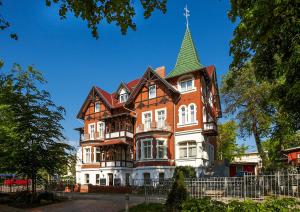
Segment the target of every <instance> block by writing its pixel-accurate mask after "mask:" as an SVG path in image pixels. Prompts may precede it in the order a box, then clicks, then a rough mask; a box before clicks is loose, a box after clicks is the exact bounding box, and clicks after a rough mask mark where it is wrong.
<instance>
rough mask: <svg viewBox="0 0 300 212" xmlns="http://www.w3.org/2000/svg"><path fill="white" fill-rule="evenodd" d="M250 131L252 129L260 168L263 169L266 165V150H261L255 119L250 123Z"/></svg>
mask: <svg viewBox="0 0 300 212" xmlns="http://www.w3.org/2000/svg"><path fill="white" fill-rule="evenodd" d="M252 131H253V135H254V139H255V143H256V148H257V151H258V154H259V155H260V157H261V160H262V169H263V170H264V169H265V168H266V165H267V155H266V152H265V151H264V150H263V147H262V144H261V139H260V135H259V132H258V129H257V122H256V120H255V119H254V121H253V124H252Z"/></svg>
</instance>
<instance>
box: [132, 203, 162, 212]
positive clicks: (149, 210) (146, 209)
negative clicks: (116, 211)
mask: <svg viewBox="0 0 300 212" xmlns="http://www.w3.org/2000/svg"><path fill="white" fill-rule="evenodd" d="M140 211H143V212H163V211H167V210H166V208H165V206H164V205H163V204H159V203H149V204H146V203H142V204H139V205H135V206H133V207H130V208H129V212H140Z"/></svg>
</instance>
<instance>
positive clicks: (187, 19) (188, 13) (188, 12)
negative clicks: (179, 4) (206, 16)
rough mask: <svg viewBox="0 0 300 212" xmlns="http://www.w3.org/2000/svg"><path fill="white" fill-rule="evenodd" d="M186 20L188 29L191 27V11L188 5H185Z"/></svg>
mask: <svg viewBox="0 0 300 212" xmlns="http://www.w3.org/2000/svg"><path fill="white" fill-rule="evenodd" d="M183 15H184V16H185V18H186V27H187V28H188V27H189V16H190V11H189V10H188V8H187V5H185V8H184V14H183Z"/></svg>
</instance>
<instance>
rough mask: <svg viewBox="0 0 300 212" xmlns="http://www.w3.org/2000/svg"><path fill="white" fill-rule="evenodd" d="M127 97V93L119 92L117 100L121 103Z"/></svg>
mask: <svg viewBox="0 0 300 212" xmlns="http://www.w3.org/2000/svg"><path fill="white" fill-rule="evenodd" d="M127 99H128V94H127V93H123V94H120V96H119V101H120V102H121V103H123V102H126V101H127Z"/></svg>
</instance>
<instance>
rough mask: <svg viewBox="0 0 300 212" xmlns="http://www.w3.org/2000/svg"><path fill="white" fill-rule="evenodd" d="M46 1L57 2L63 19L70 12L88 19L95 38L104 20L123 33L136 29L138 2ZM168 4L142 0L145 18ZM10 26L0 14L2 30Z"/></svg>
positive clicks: (116, 0) (162, 0)
mask: <svg viewBox="0 0 300 212" xmlns="http://www.w3.org/2000/svg"><path fill="white" fill-rule="evenodd" d="M45 2H46V6H48V7H50V6H51V5H52V4H57V6H58V7H59V10H58V14H59V16H60V18H61V19H66V18H67V15H68V13H71V14H72V15H74V16H75V17H76V18H80V19H82V20H83V21H86V22H87V26H88V28H89V29H91V32H92V35H93V37H95V38H98V37H99V34H98V25H99V24H101V23H102V22H103V21H106V22H107V23H109V24H111V23H115V24H116V25H117V26H118V27H119V28H120V29H121V33H122V34H126V32H127V30H128V28H131V29H132V30H136V24H135V23H134V22H133V18H134V16H135V15H136V8H137V4H135V2H134V1H131V0H122V1H120V0H95V1H82V0H73V1H69V0H68V1H66V0H45ZM166 4H167V0H140V5H141V6H142V8H143V10H144V18H145V19H147V18H149V17H150V16H151V14H152V13H153V12H154V10H159V11H162V12H163V13H166V11H167V7H166ZM140 5H138V6H140ZM0 6H2V0H0ZM9 27H10V23H9V22H8V21H7V20H6V19H5V18H3V17H2V16H1V14H0V30H5V29H7V28H9ZM10 37H11V38H12V39H15V40H17V39H18V36H17V34H16V33H11V34H10Z"/></svg>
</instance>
